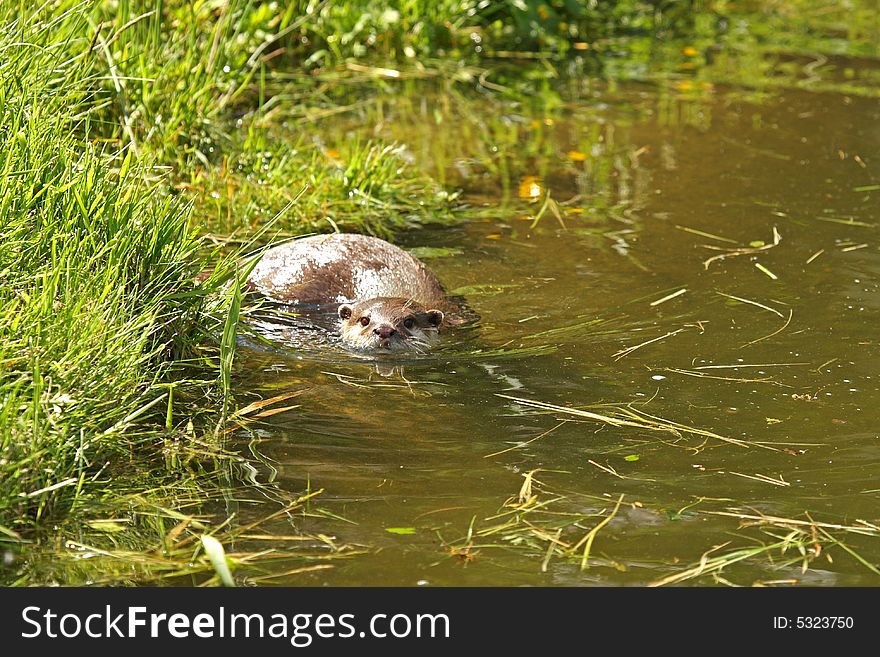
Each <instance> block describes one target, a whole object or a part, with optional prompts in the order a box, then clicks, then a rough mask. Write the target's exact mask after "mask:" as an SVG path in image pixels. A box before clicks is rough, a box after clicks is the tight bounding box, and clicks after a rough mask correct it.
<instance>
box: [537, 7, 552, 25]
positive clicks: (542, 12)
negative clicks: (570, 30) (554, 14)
mask: <svg viewBox="0 0 880 657" xmlns="http://www.w3.org/2000/svg"><path fill="white" fill-rule="evenodd" d="M538 17H539V18H540V19H541V20H542V21H545V20H547V19H548V18H549V17H550V12H549V11H548V10H547V6H546V5H538Z"/></svg>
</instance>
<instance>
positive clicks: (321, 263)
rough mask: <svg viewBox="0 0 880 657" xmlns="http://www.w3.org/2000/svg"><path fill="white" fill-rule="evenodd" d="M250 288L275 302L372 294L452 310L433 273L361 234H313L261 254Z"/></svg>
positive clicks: (322, 302) (400, 251) (356, 298)
mask: <svg viewBox="0 0 880 657" xmlns="http://www.w3.org/2000/svg"><path fill="white" fill-rule="evenodd" d="M248 282H249V284H250V285H249V287H250V288H251V289H255V290H256V291H257V292H259V293H261V294H263V295H265V296H267V297H269V298H271V299H274V300H277V301H281V302H283V303H291V304H306V305H319V306H323V305H330V304H333V305H335V304H341V303H351V302H356V301H361V300H365V299H370V298H374V297H400V298H404V299H412V300H413V301H417V302H418V303H420V304H422V305H423V306H425V307H426V308H439V309H440V310H443V311H444V312H445V311H447V310H454V309H455V308H454V306H455V304H450V301H449V299H448V298H447V296H446V292H445V291H444V289H443V286H442V285H441V284H440V281H438V280H437V277H436V276H434V274H433V273H432V272H431V271H430V270H428V268H427V267H425V265H424V264H422V263H421V262H419V261H418V260H416V259H415V258H413V257H412V256H411V255H409V254H408V253H407V252H406V251H404V250H403V249H400V248H398V247H396V246H394V245H393V244H389V243H388V242H385V241H384V240H380V239H377V238H375V237H367V236H365V235H354V234H346V233H342V234H339V233H337V234H331V235H316V236H313V237H306V238H303V239H298V240H294V241H292V242H287V243H286V244H281V245H279V246H276V247H274V248H271V249H269V250H268V251H266V253H265V254H263V257H262V259H261V260H260V262H259V263H258V264H257V265H256V267H255V268H254V270H253V272H252V273H251V276H250V278H249V279H248Z"/></svg>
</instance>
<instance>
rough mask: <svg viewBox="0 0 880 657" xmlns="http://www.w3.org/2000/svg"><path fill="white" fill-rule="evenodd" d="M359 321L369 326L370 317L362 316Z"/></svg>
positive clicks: (362, 324)
mask: <svg viewBox="0 0 880 657" xmlns="http://www.w3.org/2000/svg"><path fill="white" fill-rule="evenodd" d="M358 321H359V322H360V323H361V326H369V324H370V318H369V317H361V318H360V319H359V320H358Z"/></svg>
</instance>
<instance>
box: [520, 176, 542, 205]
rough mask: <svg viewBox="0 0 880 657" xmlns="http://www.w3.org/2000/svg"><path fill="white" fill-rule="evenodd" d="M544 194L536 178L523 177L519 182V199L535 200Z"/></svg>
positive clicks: (538, 179) (540, 182) (540, 183)
mask: <svg viewBox="0 0 880 657" xmlns="http://www.w3.org/2000/svg"><path fill="white" fill-rule="evenodd" d="M543 193H544V184H543V182H542V181H541V179H540V178H538V176H523V177H522V179H521V180H520V181H519V197H520V198H526V199H530V200H536V199H537V198H538V197H540V196H541V194H543Z"/></svg>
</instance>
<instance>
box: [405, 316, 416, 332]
mask: <svg viewBox="0 0 880 657" xmlns="http://www.w3.org/2000/svg"><path fill="white" fill-rule="evenodd" d="M415 324H416V320H414V319H413V318H412V317H407V318H406V319H405V320H403V325H404V326H405V327H406V328H408V329H411V328H412V327H413V326H415Z"/></svg>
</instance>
